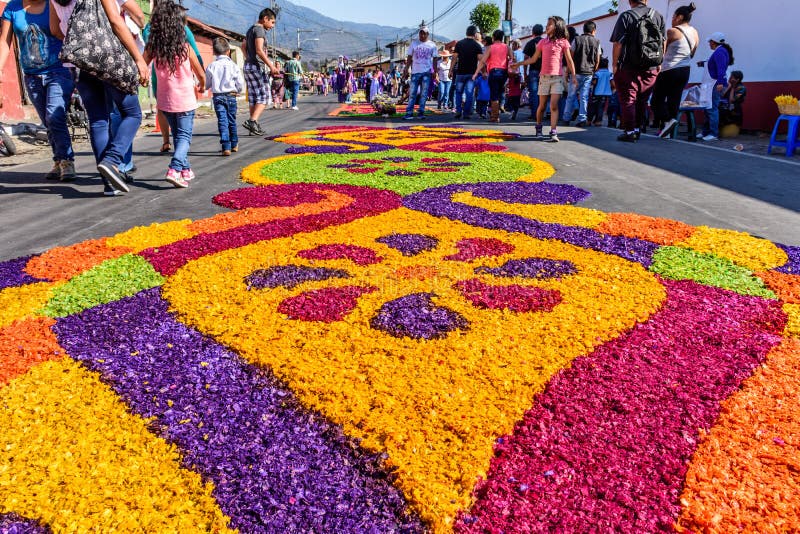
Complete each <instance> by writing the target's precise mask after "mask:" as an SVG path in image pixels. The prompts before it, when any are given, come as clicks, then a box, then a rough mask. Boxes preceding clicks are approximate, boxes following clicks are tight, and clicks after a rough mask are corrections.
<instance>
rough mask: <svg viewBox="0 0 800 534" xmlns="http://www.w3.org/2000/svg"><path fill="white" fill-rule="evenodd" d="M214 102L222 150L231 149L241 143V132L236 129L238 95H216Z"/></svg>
mask: <svg viewBox="0 0 800 534" xmlns="http://www.w3.org/2000/svg"><path fill="white" fill-rule="evenodd" d="M212 102H213V104H214V112H215V113H216V114H217V129H218V130H219V144H221V145H222V150H230V149H231V148H233V147H235V146H238V145H239V133H238V132H237V131H236V108H237V103H236V97H235V96H231V95H214V98H213V100H212Z"/></svg>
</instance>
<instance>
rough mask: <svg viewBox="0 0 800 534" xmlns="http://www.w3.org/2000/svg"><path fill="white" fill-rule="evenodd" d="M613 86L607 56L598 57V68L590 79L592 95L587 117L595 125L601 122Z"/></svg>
mask: <svg viewBox="0 0 800 534" xmlns="http://www.w3.org/2000/svg"><path fill="white" fill-rule="evenodd" d="M614 88H615V86H614V80H613V79H612V76H611V71H610V70H608V58H607V57H604V58H600V68H599V69H598V70H597V72H595V73H594V79H592V89H593V96H592V106H591V111H590V117H589V123H590V124H594V125H595V126H600V125H601V124H602V122H603V114H604V113H605V109H606V106H607V105H608V101H609V100H610V99H611V93H612V92H613V90H614Z"/></svg>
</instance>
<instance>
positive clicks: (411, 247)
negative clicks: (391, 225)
mask: <svg viewBox="0 0 800 534" xmlns="http://www.w3.org/2000/svg"><path fill="white" fill-rule="evenodd" d="M375 241H377V242H378V243H383V244H384V245H386V246H387V247H390V248H393V249H395V250H399V251H400V253H401V254H402V255H403V256H416V255H417V254H421V253H423V252H425V251H426V250H433V249H435V248H436V246H437V245H438V244H439V240H438V239H436V238H435V237H432V236H429V235H422V234H389V235H387V236H383V237H379V238H378V239H376V240H375Z"/></svg>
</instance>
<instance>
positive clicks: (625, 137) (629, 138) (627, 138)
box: [617, 133, 637, 143]
mask: <svg viewBox="0 0 800 534" xmlns="http://www.w3.org/2000/svg"><path fill="white" fill-rule="evenodd" d="M636 140H637V138H636V134H632V133H631V134H629V133H621V134H619V136H617V141H622V142H623V143H635V142H636Z"/></svg>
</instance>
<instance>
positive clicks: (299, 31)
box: [295, 28, 314, 50]
mask: <svg viewBox="0 0 800 534" xmlns="http://www.w3.org/2000/svg"><path fill="white" fill-rule="evenodd" d="M295 31H296V32H297V50H300V34H301V33H311V32H313V31H314V30H301V29H300V28H297V29H296V30H295Z"/></svg>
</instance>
